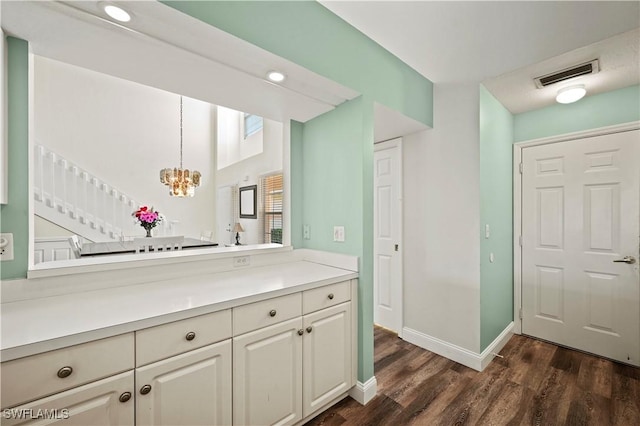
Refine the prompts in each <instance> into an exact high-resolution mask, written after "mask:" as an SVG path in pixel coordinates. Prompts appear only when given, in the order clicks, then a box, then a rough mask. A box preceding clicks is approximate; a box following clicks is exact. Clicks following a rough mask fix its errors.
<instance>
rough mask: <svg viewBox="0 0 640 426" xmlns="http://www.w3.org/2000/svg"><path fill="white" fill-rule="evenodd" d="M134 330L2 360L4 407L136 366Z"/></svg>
mask: <svg viewBox="0 0 640 426" xmlns="http://www.w3.org/2000/svg"><path fill="white" fill-rule="evenodd" d="M133 340H134V337H133V333H128V334H122V335H120V336H114V337H110V338H108V339H101V340H96V341H93V342H88V343H83V344H81V345H76V346H71V347H68V348H62V349H57V350H55V351H51V352H45V353H41V354H38V355H33V356H29V357H25V358H20V359H15V360H12V361H7V362H4V363H2V365H1V366H0V368H1V369H2V371H1V374H2V408H6V407H11V406H14V405H17V404H21V403H24V402H27V401H33V400H35V399H37V398H40V397H43V396H46V395H51V394H53V393H56V392H60V391H63V390H66V389H70V388H73V387H76V386H79V385H83V384H85V383H89V382H92V381H94V380H97V379H101V378H103V377H107V376H111V375H114V374H117V373H121V372H123V371H126V370H131V369H133V366H134V345H133Z"/></svg>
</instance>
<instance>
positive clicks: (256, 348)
mask: <svg viewBox="0 0 640 426" xmlns="http://www.w3.org/2000/svg"><path fill="white" fill-rule="evenodd" d="M302 339H303V337H302V318H301V317H298V318H294V319H291V320H287V321H285V322H281V323H279V324H276V325H271V326H269V327H265V328H261V329H259V330H256V331H252V332H249V333H247V334H243V335H241V336H239V337H235V338H234V339H233V354H234V356H233V423H234V424H235V425H273V424H278V425H284V424H292V423H295V422H297V421H299V420H301V419H302Z"/></svg>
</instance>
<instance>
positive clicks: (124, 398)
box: [118, 392, 131, 402]
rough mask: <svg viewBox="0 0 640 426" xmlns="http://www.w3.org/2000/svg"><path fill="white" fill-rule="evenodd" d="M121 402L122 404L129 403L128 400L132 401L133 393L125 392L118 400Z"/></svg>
mask: <svg viewBox="0 0 640 426" xmlns="http://www.w3.org/2000/svg"><path fill="white" fill-rule="evenodd" d="M118 399H119V400H120V402H127V401H128V400H130V399H131V392H125V393H123V394H122V395H120V398H118Z"/></svg>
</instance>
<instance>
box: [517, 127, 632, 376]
mask: <svg viewBox="0 0 640 426" xmlns="http://www.w3.org/2000/svg"><path fill="white" fill-rule="evenodd" d="M522 164H523V172H522V237H523V240H522V318H523V319H522V332H523V333H524V334H528V335H531V336H535V337H539V338H542V339H545V340H550V341H553V342H556V343H559V344H561V345H565V346H569V347H572V348H576V349H580V350H584V351H587V352H591V353H595V354H598V355H602V356H605V357H608V358H612V359H615V360H619V361H622V362H625V363H630V364H634V365H640V291H639V287H640V278H639V274H638V262H637V259H638V256H639V254H640V253H639V244H640V243H639V240H640V209H639V196H640V131H638V130H635V131H630V132H622V133H615V134H610V135H604V136H596V137H589V138H584V139H580V140H574V141H567V142H559V143H553V144H548V145H540V146H533V147H527V148H524V149H523V150H522ZM629 256H630V257H631V258H634V259H635V260H636V261H635V263H626V262H621V261H622V260H624V259H625V257H627V258H626V259H627V260H629V262H631V261H632V260H633V259H631V258H629Z"/></svg>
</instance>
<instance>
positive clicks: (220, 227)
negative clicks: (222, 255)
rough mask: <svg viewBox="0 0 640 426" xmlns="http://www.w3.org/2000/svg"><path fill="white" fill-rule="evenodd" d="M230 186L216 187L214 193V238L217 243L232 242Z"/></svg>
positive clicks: (232, 223)
mask: <svg viewBox="0 0 640 426" xmlns="http://www.w3.org/2000/svg"><path fill="white" fill-rule="evenodd" d="M231 201H232V191H231V187H230V186H221V187H218V192H217V194H216V240H217V242H218V244H219V245H221V246H224V245H225V244H233V243H234V241H232V240H233V233H232V232H231V230H232V229H233V225H234V222H233V206H232V205H231Z"/></svg>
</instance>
